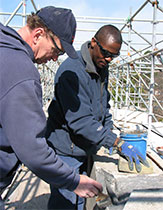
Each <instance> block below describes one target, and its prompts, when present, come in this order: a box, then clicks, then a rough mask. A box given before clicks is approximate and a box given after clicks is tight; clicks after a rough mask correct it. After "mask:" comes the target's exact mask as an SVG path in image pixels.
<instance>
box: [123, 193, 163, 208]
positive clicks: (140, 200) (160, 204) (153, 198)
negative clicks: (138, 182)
mask: <svg viewBox="0 0 163 210" xmlns="http://www.w3.org/2000/svg"><path fill="white" fill-rule="evenodd" d="M138 209H148V210H154V209H157V210H162V209H163V189H150V190H134V191H133V192H132V193H131V195H130V197H129V200H128V201H127V203H126V204H125V206H124V208H123V210H138Z"/></svg>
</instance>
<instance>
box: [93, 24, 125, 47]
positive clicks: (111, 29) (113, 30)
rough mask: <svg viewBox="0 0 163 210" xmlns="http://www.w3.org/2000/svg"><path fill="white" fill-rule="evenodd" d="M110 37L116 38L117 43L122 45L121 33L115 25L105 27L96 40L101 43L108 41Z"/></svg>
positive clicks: (98, 33)
mask: <svg viewBox="0 0 163 210" xmlns="http://www.w3.org/2000/svg"><path fill="white" fill-rule="evenodd" d="M110 36H112V37H113V38H114V41H115V42H117V43H120V44H122V35H121V32H120V30H119V29H118V28H117V27H115V26H113V25H104V26H102V27H101V28H100V29H99V30H98V31H97V32H96V34H95V38H96V39H97V40H99V41H101V42H104V41H106V40H107V39H108V38H109V37H110Z"/></svg>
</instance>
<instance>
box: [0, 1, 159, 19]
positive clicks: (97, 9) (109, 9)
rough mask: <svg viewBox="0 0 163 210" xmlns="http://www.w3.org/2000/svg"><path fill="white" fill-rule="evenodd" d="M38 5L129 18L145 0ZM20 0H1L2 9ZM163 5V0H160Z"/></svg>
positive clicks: (42, 3)
mask: <svg viewBox="0 0 163 210" xmlns="http://www.w3.org/2000/svg"><path fill="white" fill-rule="evenodd" d="M34 2H35V4H36V6H37V7H44V6H47V5H54V6H57V7H66V8H70V9H72V10H73V13H74V14H75V15H76V16H100V17H123V18H125V17H126V18H127V17H128V15H129V13H130V10H132V13H134V12H135V11H136V10H137V9H138V8H140V6H141V5H142V4H143V3H144V2H145V0H123V1H122V0H34ZM19 3H20V0H0V11H3V12H12V11H13V10H14V9H15V8H16V6H17V5H18V4H19ZM26 3H27V12H31V11H33V7H32V4H31V1H30V0H27V1H26ZM159 5H160V6H161V7H163V0H159Z"/></svg>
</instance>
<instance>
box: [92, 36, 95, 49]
mask: <svg viewBox="0 0 163 210" xmlns="http://www.w3.org/2000/svg"><path fill="white" fill-rule="evenodd" d="M95 44H96V41H95V38H94V37H92V39H91V49H93V48H94V46H95Z"/></svg>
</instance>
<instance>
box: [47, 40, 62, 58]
mask: <svg viewBox="0 0 163 210" xmlns="http://www.w3.org/2000/svg"><path fill="white" fill-rule="evenodd" d="M50 38H51V40H52V42H53V44H54V46H55V47H56V49H57V50H58V52H57V55H58V56H60V55H63V54H64V53H65V52H64V51H62V50H61V49H60V48H59V47H58V46H57V43H56V42H55V40H54V38H53V37H52V36H50Z"/></svg>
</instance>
